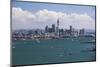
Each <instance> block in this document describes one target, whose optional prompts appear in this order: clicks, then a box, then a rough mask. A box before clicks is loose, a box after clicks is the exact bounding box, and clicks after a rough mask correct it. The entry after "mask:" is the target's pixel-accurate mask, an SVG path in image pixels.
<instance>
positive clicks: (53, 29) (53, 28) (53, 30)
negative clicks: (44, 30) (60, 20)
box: [52, 24, 55, 32]
mask: <svg viewBox="0 0 100 67" xmlns="http://www.w3.org/2000/svg"><path fill="white" fill-rule="evenodd" d="M52 32H55V24H52Z"/></svg>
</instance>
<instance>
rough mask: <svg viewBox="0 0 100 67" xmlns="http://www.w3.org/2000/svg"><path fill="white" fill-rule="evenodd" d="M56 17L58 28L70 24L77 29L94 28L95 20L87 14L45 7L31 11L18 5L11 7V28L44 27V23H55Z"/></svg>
mask: <svg viewBox="0 0 100 67" xmlns="http://www.w3.org/2000/svg"><path fill="white" fill-rule="evenodd" d="M58 17H59V21H60V28H69V25H72V26H73V27H74V28H77V29H80V28H85V29H95V20H94V19H93V18H91V17H90V16H89V15H88V14H77V13H70V14H67V13H63V12H56V11H49V10H47V9H43V10H39V11H37V12H35V13H32V12H30V11H28V10H23V9H22V8H18V7H13V8H12V27H13V29H27V28H29V29H32V28H39V27H40V28H44V27H45V26H46V25H49V26H50V25H51V24H56V21H57V18H58Z"/></svg>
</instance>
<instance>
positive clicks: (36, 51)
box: [12, 38, 96, 65]
mask: <svg viewBox="0 0 100 67" xmlns="http://www.w3.org/2000/svg"><path fill="white" fill-rule="evenodd" d="M91 40H93V38H66V39H49V40H39V41H37V40H17V41H13V42H12V44H13V45H12V46H13V48H12V63H13V64H14V65H27V64H45V63H62V62H75V61H76V62H79V61H95V56H96V54H95V53H96V52H95V51H92V49H93V48H95V43H88V42H90V41H91Z"/></svg>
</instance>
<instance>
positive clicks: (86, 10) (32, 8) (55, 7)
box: [12, 1, 95, 29]
mask: <svg viewBox="0 0 100 67" xmlns="http://www.w3.org/2000/svg"><path fill="white" fill-rule="evenodd" d="M12 8H21V9H22V11H23V12H25V10H27V11H28V12H31V13H33V15H35V14H34V13H36V12H37V13H39V12H38V11H40V10H41V11H42V12H45V11H48V12H49V13H50V14H52V13H51V12H50V11H54V12H55V13H58V12H61V13H67V14H72V16H70V17H73V13H75V14H76V16H75V17H77V16H78V17H77V18H76V19H75V18H74V19H75V20H73V18H70V17H69V15H68V16H67V17H66V18H67V19H68V18H70V19H72V20H73V21H74V22H75V23H72V25H74V24H75V25H76V26H75V27H76V28H79V27H80V28H83V27H86V28H89V26H90V28H91V29H92V28H93V29H95V6H86V5H71V4H53V3H37V2H21V1H19V2H18V1H17V2H15V1H13V2H12ZM43 9H46V10H43ZM84 14H86V15H84ZM33 15H32V16H33ZM43 16H44V15H43ZM88 16H89V20H88V21H87V19H88ZM81 17H82V18H83V17H84V18H85V19H82V18H81ZM86 17H87V18H86ZM66 18H65V17H64V18H63V19H64V20H66ZM78 18H80V19H78ZM43 19H45V18H43ZM51 19H52V18H51ZM91 19H92V20H91ZM36 20H37V19H36ZM46 20H47V19H46ZM68 20H69V19H68ZM72 20H69V21H67V20H66V22H69V23H65V22H64V21H62V22H64V23H63V24H62V25H64V24H66V25H68V24H69V25H71V22H70V21H72ZM80 20H82V21H80ZM79 21H80V22H79ZM92 21H93V22H92ZM19 22H20V21H19ZM32 22H33V21H32ZM35 22H36V21H34V23H33V24H32V23H31V24H30V25H28V26H29V27H31V28H33V26H32V25H34V27H38V26H36V24H35ZM37 22H38V21H37ZM43 22H44V21H43ZM45 22H48V23H47V24H49V21H45ZM53 22H54V21H52V22H51V23H53ZM77 22H78V23H77ZM13 23H15V22H13ZM51 23H50V24H51ZM17 24H18V23H16V24H15V25H13V26H14V27H16V28H18V27H19V25H17ZM19 24H20V25H21V23H19ZM27 24H28V23H26V25H25V26H23V24H22V25H21V26H20V27H19V28H24V27H26V28H29V27H28V26H27ZM39 24H40V27H41V28H42V27H44V26H45V25H42V24H43V23H38V25H39ZM78 24H79V26H78ZM82 25H83V26H82ZM63 27H64V26H63ZM65 27H67V28H68V26H65Z"/></svg>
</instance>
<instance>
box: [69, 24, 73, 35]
mask: <svg viewBox="0 0 100 67" xmlns="http://www.w3.org/2000/svg"><path fill="white" fill-rule="evenodd" d="M72 29H73V28H72V26H71V25H70V36H72V33H73V32H72Z"/></svg>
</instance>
